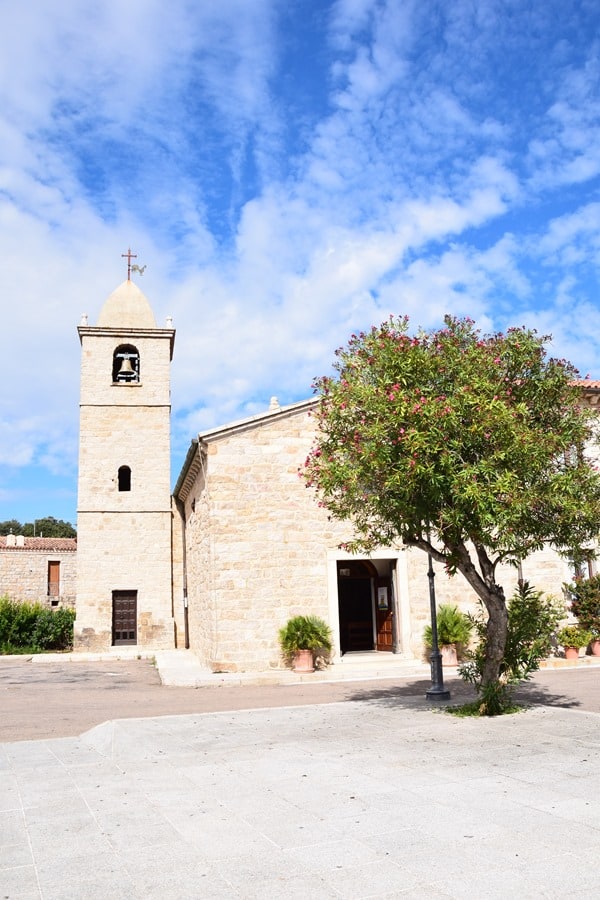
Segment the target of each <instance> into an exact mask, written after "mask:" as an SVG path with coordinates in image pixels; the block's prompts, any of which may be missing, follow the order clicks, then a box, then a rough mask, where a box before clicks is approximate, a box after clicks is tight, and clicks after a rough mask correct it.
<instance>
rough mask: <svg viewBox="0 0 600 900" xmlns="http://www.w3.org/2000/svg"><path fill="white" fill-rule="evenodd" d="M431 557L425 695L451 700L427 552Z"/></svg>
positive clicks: (430, 570) (430, 571)
mask: <svg viewBox="0 0 600 900" xmlns="http://www.w3.org/2000/svg"><path fill="white" fill-rule="evenodd" d="M427 557H428V559H429V568H428V569H427V578H428V579H429V605H430V607H431V656H430V657H429V659H430V660H431V687H430V688H429V689H428V690H427V691H426V692H425V696H426V697H428V698H429V699H430V700H449V699H450V691H449V690H447V689H446V688H445V687H444V674H443V672H442V654H441V653H440V648H439V646H438V634H437V611H436V608H435V585H434V583H433V579H434V578H435V572H434V571H433V560H432V558H431V553H428V554H427Z"/></svg>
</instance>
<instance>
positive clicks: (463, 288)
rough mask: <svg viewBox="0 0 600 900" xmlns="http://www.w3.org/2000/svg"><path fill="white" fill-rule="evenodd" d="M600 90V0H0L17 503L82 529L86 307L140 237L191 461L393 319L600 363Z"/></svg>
mask: <svg viewBox="0 0 600 900" xmlns="http://www.w3.org/2000/svg"><path fill="white" fill-rule="evenodd" d="M599 86H600V7H599V6H598V3H597V2H596V0H590V2H588V0H560V2H559V0H544V2H542V0H537V2H535V0H532V2H524V0H503V2H500V0H478V2H476V3H475V2H466V0H452V2H451V3H449V2H447V0H439V2H438V0H414V2H412V0H393V2H392V0H390V2H388V0H338V2H327V0H252V2H249V0H203V2H202V3H198V2H196V0H188V2H186V0H171V2H169V3H168V4H167V3H164V2H162V0H127V2H126V3H123V2H122V0H93V2H92V0H54V2H53V3H51V4H50V3H48V4H45V3H41V2H39V0H21V2H20V3H19V4H8V3H4V4H2V5H0V246H1V248H2V251H1V252H2V266H1V267H0V296H1V298H2V299H1V303H2V328H1V329H0V350H1V352H0V366H1V372H0V379H1V380H0V384H1V387H0V520H5V519H9V518H16V519H19V520H20V521H31V520H32V519H34V518H36V517H42V516H46V515H52V516H55V517H56V518H63V519H67V520H69V521H72V522H75V518H76V502H77V501H76V481H77V449H78V447H77V444H78V414H79V411H78V395H79V363H80V358H79V353H80V347H79V341H78V338H77V332H76V326H77V324H78V322H79V321H80V318H81V314H82V313H84V312H85V313H88V314H89V320H90V323H91V324H94V323H95V321H96V318H97V315H98V312H99V310H100V308H101V306H102V303H103V302H104V300H105V298H106V297H107V296H108V294H110V293H111V292H112V290H113V289H114V288H115V287H116V286H117V285H118V284H120V282H121V281H123V280H124V278H125V277H126V269H125V267H124V261H123V259H122V258H121V253H123V252H125V251H126V250H127V248H128V247H129V246H131V248H132V250H133V251H134V252H136V253H137V254H138V262H139V263H140V264H142V265H144V264H145V265H147V269H146V272H145V274H144V276H143V278H141V279H139V280H138V284H139V286H140V288H141V289H142V290H143V291H144V293H145V294H146V296H147V297H148V299H149V300H150V302H151V304H152V307H153V309H154V312H155V315H156V318H157V322H158V323H159V324H164V321H165V317H166V316H169V315H170V316H173V319H174V326H175V328H176V329H177V337H176V343H175V357H174V361H173V368H172V400H173V470H172V476H173V480H175V478H176V477H177V474H178V472H179V468H180V466H181V464H182V462H183V459H184V457H185V452H186V450H187V447H188V445H189V442H190V440H191V438H192V437H193V436H194V434H196V433H197V432H198V431H201V430H203V429H205V428H209V427H213V426H216V425H219V424H225V423H226V422H229V421H231V420H234V419H237V418H240V417H242V416H246V415H251V414H254V413H256V412H259V411H262V410H264V409H266V408H267V406H268V403H269V399H270V397H271V396H273V395H275V396H277V397H278V398H279V400H280V402H281V403H282V404H283V403H289V402H293V401H295V400H299V399H304V398H305V397H308V396H310V393H311V383H312V380H313V377H314V376H316V375H320V374H324V373H325V372H327V371H328V370H329V368H330V364H331V361H332V358H333V352H334V350H335V348H336V347H337V346H339V345H340V344H342V343H344V342H345V340H346V338H347V337H348V336H349V334H350V333H351V332H352V331H355V330H357V329H360V328H364V327H367V326H369V325H371V324H375V323H379V322H381V321H382V320H383V319H385V318H386V317H387V316H388V315H389V314H390V313H391V312H393V313H398V314H408V315H409V316H410V317H411V321H412V323H413V324H414V326H415V328H416V327H418V326H424V327H430V326H435V325H437V324H438V323H439V322H440V320H441V318H442V317H443V315H444V314H445V313H446V312H450V313H454V314H457V315H470V316H472V317H473V318H474V319H475V320H476V321H477V322H478V323H479V324H480V326H481V327H482V329H483V330H484V331H491V330H497V329H505V328H507V327H509V326H511V325H527V326H532V327H535V328H537V329H538V330H539V331H540V332H542V333H550V334H552V335H553V343H552V352H553V353H555V354H556V355H558V356H566V357H567V358H569V359H570V360H571V361H572V362H574V363H575V365H577V366H578V367H579V369H580V371H581V374H582V375H585V374H587V373H590V374H591V376H592V377H595V378H599V377H600V365H599V358H600V357H599V352H598V351H599V342H600V337H599V336H600V311H599V304H598V301H597V297H598V281H599V278H598V275H599V266H600V228H599V224H600V90H599Z"/></svg>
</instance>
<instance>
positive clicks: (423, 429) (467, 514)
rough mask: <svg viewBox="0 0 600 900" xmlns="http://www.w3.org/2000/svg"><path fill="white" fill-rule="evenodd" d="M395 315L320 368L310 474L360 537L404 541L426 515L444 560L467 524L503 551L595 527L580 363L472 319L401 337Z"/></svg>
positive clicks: (598, 493) (577, 537)
mask: <svg viewBox="0 0 600 900" xmlns="http://www.w3.org/2000/svg"><path fill="white" fill-rule="evenodd" d="M407 331H408V320H407V319H406V318H399V319H394V318H390V320H389V321H387V322H384V323H383V324H382V325H381V326H379V327H374V328H372V329H371V331H370V332H368V333H366V334H365V333H361V334H359V335H353V336H352V337H351V339H350V341H349V344H348V346H347V347H346V348H341V349H339V350H338V351H337V361H336V363H335V365H334V368H335V369H336V370H337V373H338V377H337V378H331V377H327V376H325V377H323V378H319V379H318V380H317V381H316V383H315V390H316V393H317V394H318V395H319V404H318V406H317V409H316V412H315V417H316V420H317V424H318V426H319V435H318V437H317V439H316V444H315V446H314V447H313V449H312V451H311V453H310V455H309V457H308V459H307V460H306V464H305V469H304V473H305V478H306V482H307V484H309V485H313V486H314V487H315V488H316V489H317V492H318V494H319V496H320V498H321V501H322V502H323V503H324V505H326V506H327V508H328V509H329V510H330V511H331V512H332V513H333V514H334V515H335V516H337V517H338V518H342V519H346V518H349V519H351V520H352V522H353V524H354V527H355V531H356V535H357V537H356V544H357V545H360V546H361V547H362V548H372V547H374V546H376V545H388V544H389V543H390V542H392V541H394V540H396V539H397V538H399V537H400V538H403V539H405V540H406V541H407V542H408V543H409V544H410V543H414V542H415V540H416V539H419V538H421V539H423V540H424V539H425V536H426V533H427V530H428V528H432V529H434V530H435V531H436V532H437V533H438V534H439V536H440V538H441V542H442V544H443V546H444V550H443V552H444V554H445V555H446V557H447V561H448V564H449V567H450V568H451V569H453V570H456V568H457V563H458V559H457V558H456V553H455V552H454V547H455V545H456V544H457V543H462V542H463V541H464V540H466V539H468V538H471V537H472V538H475V540H476V541H477V543H478V544H480V545H483V546H484V547H486V548H488V549H489V551H490V552H491V553H494V554H496V555H497V556H498V557H501V558H513V559H522V558H524V557H525V556H526V555H527V554H528V553H530V552H531V551H532V550H537V549H540V548H541V546H543V544H544V543H545V542H548V541H549V542H552V543H554V544H556V545H557V546H560V547H564V548H565V549H569V548H571V547H573V546H577V545H580V544H583V543H585V538H586V537H589V536H590V535H595V534H596V531H597V522H598V512H599V510H600V476H599V475H598V473H596V471H595V470H594V468H593V466H592V465H591V464H590V461H589V460H588V459H586V458H585V456H584V455H583V454H580V453H573V452H571V451H572V450H573V448H577V447H581V446H583V445H584V444H585V442H586V441H587V440H588V439H590V438H591V437H592V434H591V428H590V416H589V414H588V412H587V411H586V410H584V409H583V408H582V407H581V406H580V392H579V389H577V388H575V387H573V385H572V380H573V379H574V378H575V377H576V375H577V373H576V370H575V369H574V368H573V367H572V366H571V365H570V364H569V363H567V362H565V361H564V360H554V359H547V358H546V355H545V350H544V343H545V341H546V340H547V339H546V338H540V337H538V335H537V334H536V332H535V331H530V330H527V329H517V328H514V329H511V330H509V331H508V332H507V333H506V334H494V335H491V336H487V337H482V336H481V335H480V333H479V332H478V331H477V330H476V329H475V328H474V325H473V323H472V321H471V320H469V319H465V320H459V319H454V318H451V317H446V319H445V327H444V328H442V329H440V330H438V331H432V332H431V333H429V334H426V333H420V334H419V335H418V336H416V337H410V336H409V335H408V333H407Z"/></svg>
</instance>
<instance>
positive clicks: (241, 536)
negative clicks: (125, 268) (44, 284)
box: [75, 277, 595, 672]
mask: <svg viewBox="0 0 600 900" xmlns="http://www.w3.org/2000/svg"><path fill="white" fill-rule="evenodd" d="M78 333H79V338H80V342H81V393H80V445H79V482H78V513H77V534H78V537H77V588H76V594H77V597H76V612H77V618H76V622H75V649H76V650H90V651H106V650H108V649H110V648H111V647H115V648H118V647H120V646H122V645H130V646H137V647H139V648H140V649H143V650H144V651H145V652H146V651H149V650H161V649H171V648H178V647H186V648H189V649H191V650H192V651H193V652H194V653H195V654H196V655H197V656H198V658H199V659H200V661H201V663H202V664H204V665H206V666H207V667H209V668H211V669H212V670H213V671H215V672H238V671H258V670H266V669H269V668H278V667H281V666H282V665H283V661H282V659H281V654H280V650H279V644H278V639H277V635H278V630H279V628H280V627H281V626H283V625H284V624H285V623H286V621H287V620H288V618H289V617H290V616H294V615H299V614H314V615H318V616H320V617H322V618H324V619H325V620H326V621H327V622H328V623H329V625H330V627H331V629H332V632H333V639H334V651H333V656H332V662H333V664H336V662H339V660H340V659H341V657H342V655H343V654H346V653H352V652H359V651H360V652H371V653H374V654H376V653H396V654H401V655H402V656H404V657H405V658H407V659H415V658H418V659H420V658H422V654H423V628H424V626H425V625H426V624H427V622H428V620H429V585H428V579H427V557H426V556H425V554H423V553H422V552H420V551H407V550H403V549H402V548H401V547H397V548H389V547H386V548H382V549H381V551H378V552H375V553H373V554H371V555H370V556H368V557H367V556H364V557H363V556H350V555H349V554H348V553H347V552H345V551H343V550H341V549H339V548H340V545H341V544H343V542H344V541H347V540H349V539H350V538H351V531H350V526H349V525H348V523H344V522H340V521H336V520H334V519H330V517H329V516H328V513H327V510H326V509H323V508H321V507H320V506H319V505H318V503H317V502H316V500H315V497H314V495H313V493H312V491H311V490H309V489H307V488H306V487H305V485H304V483H303V481H302V479H301V478H300V477H299V475H298V472H299V469H300V468H301V466H302V464H303V462H304V460H305V458H306V456H307V453H308V451H309V449H310V447H311V445H312V442H313V436H314V424H313V419H312V418H311V416H310V411H311V407H312V406H313V405H314V403H315V401H314V400H312V399H311V400H305V401H302V402H299V403H294V404H292V405H289V406H280V405H279V403H278V401H277V399H276V398H275V397H274V398H273V399H272V400H271V403H270V406H269V408H268V409H266V410H265V411H264V413H261V414H259V415H256V416H253V417H251V418H247V419H243V420H241V421H237V422H233V423H230V424H225V425H223V426H222V427H220V428H217V429H213V430H210V431H206V432H203V433H201V434H198V435H196V436H194V437H193V439H192V441H191V444H190V447H189V451H188V453H187V456H186V458H185V460H184V461H183V465H182V468H181V471H180V473H179V475H178V477H177V480H176V484H175V488H174V490H173V492H171V479H170V418H171V396H170V364H171V360H172V357H173V352H174V346H175V330H174V329H173V327H172V322H171V321H170V320H167V322H166V325H165V327H160V326H158V325H157V323H156V321H155V318H154V314H153V312H152V309H151V306H150V304H149V302H148V300H147V299H146V297H145V296H144V295H143V293H142V292H141V291H140V289H139V288H138V287H137V285H135V284H134V283H133V282H132V281H131V279H130V278H129V277H128V279H127V281H125V282H124V283H123V284H121V285H120V286H119V287H118V288H117V289H116V290H115V291H114V292H113V293H112V294H111V295H110V296H109V297H108V299H107V300H106V301H105V303H104V305H103V306H102V308H101V310H100V313H99V315H98V318H97V320H96V323H95V324H94V325H90V324H88V322H87V318H86V317H84V319H83V321H82V322H81V324H80V325H79V328H78ZM592 384H595V383H592ZM199 389H200V386H199ZM437 575H438V577H437V578H436V593H437V602H438V603H453V604H456V605H458V606H459V607H460V608H461V609H464V610H468V609H471V608H473V605H474V602H475V597H474V595H473V594H472V592H471V590H470V588H469V587H468V585H467V584H466V582H465V581H464V579H463V578H462V577H461V576H460V575H457V576H456V577H455V578H452V579H451V578H448V577H446V576H445V575H444V574H443V573H442V572H441V571H440V572H438V573H437ZM522 577H524V578H526V579H528V580H529V581H530V582H531V583H532V584H534V585H535V587H536V588H538V589H541V590H544V591H546V592H548V593H552V594H555V595H559V594H560V592H561V586H562V584H563V582H565V581H569V580H570V579H571V573H570V572H569V569H568V566H567V563H566V561H565V560H564V559H561V558H560V557H558V556H557V555H556V554H555V553H553V552H552V551H550V550H545V551H542V552H540V553H538V554H535V555H533V556H532V557H530V558H529V559H527V560H526V561H524V563H523V567H522ZM500 580H501V581H502V583H503V585H504V587H505V591H506V594H507V596H508V595H509V594H510V593H511V592H512V590H513V589H514V587H515V586H516V583H517V572H516V570H513V569H506V570H505V571H503V572H502V573H501V575H500Z"/></svg>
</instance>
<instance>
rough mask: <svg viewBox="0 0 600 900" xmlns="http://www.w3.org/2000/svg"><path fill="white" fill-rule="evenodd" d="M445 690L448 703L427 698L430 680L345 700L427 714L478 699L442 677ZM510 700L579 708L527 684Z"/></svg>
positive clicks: (570, 700) (563, 697)
mask: <svg viewBox="0 0 600 900" xmlns="http://www.w3.org/2000/svg"><path fill="white" fill-rule="evenodd" d="M444 687H445V688H446V689H447V690H449V692H450V698H449V699H448V700H441V699H435V698H431V697H428V696H427V691H428V690H429V689H430V688H431V680H430V679H429V678H420V679H417V680H415V681H405V682H403V683H402V684H395V685H390V687H384V688H382V687H378V688H374V689H368V688H366V689H363V688H358V689H357V690H356V691H354V692H352V693H351V694H349V695H348V697H347V698H346V699H347V700H350V701H352V700H353V701H358V700H360V701H366V702H371V703H375V704H377V705H378V706H384V707H387V708H397V709H402V708H405V709H411V710H415V711H419V710H421V711H423V712H430V711H431V710H432V709H445V708H448V707H451V706H462V705H463V704H465V703H470V702H472V701H473V700H475V699H476V697H477V695H476V692H475V689H474V688H473V686H472V685H470V684H466V683H465V682H464V681H462V680H461V679H460V678H456V677H449V678H444ZM513 698H514V700H515V702H516V703H518V704H520V705H522V706H524V707H535V706H556V707H562V708H563V709H574V708H577V707H579V706H581V703H580V701H579V700H577V698H575V697H573V696H568V695H566V694H561V693H557V692H555V691H551V690H549V689H548V688H547V687H545V686H543V685H539V684H535V683H528V682H525V683H524V684H521V685H519V686H518V688H516V689H515V692H514V694H513Z"/></svg>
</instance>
